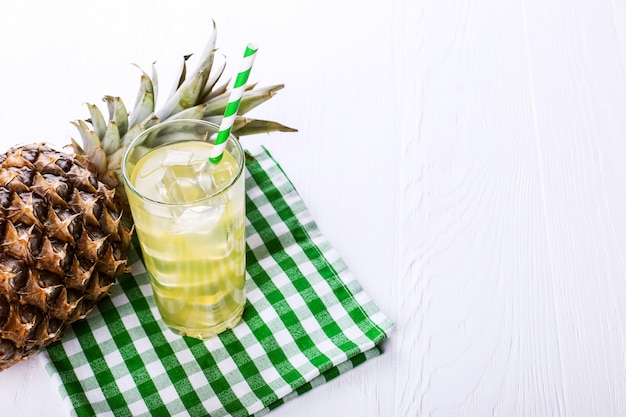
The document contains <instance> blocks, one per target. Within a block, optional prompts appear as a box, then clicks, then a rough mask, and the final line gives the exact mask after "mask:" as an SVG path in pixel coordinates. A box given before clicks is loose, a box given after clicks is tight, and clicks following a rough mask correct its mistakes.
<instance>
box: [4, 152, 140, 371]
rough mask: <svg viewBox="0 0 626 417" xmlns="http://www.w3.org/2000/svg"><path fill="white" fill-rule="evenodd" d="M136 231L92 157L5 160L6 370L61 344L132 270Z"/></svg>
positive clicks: (39, 155) (41, 155) (10, 155)
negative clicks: (132, 240) (129, 261)
mask: <svg viewBox="0 0 626 417" xmlns="http://www.w3.org/2000/svg"><path fill="white" fill-rule="evenodd" d="M131 233H132V230H131V227H129V226H128V225H126V224H125V222H124V221H123V216H122V212H121V204H120V201H119V199H118V197H117V196H116V195H115V190H113V189H110V188H109V187H108V186H106V185H105V184H104V183H102V182H100V181H99V180H98V179H97V176H96V174H95V170H94V168H93V167H92V166H91V164H90V162H89V161H88V160H86V159H85V158H83V157H81V156H77V155H70V154H67V153H64V152H60V151H57V150H54V149H52V148H51V147H49V146H47V145H45V144H43V143H42V144H32V145H26V146H21V147H15V148H11V149H10V150H8V151H7V152H6V153H4V154H2V155H0V370H3V369H6V368H8V367H10V366H12V365H14V364H15V363H17V362H20V361H22V360H24V359H26V358H28V357H29V356H31V355H32V354H34V353H36V352H37V351H39V350H40V349H41V348H42V347H45V346H47V345H49V344H50V343H52V342H54V341H56V340H58V339H60V338H61V337H62V335H63V333H64V330H65V329H66V327H67V326H68V325H69V324H71V323H73V322H74V321H76V320H78V319H81V318H84V317H85V316H86V315H87V314H88V313H89V312H90V311H91V310H93V308H94V306H95V305H96V303H97V302H98V301H99V300H100V299H102V298H103V297H104V296H106V295H108V294H109V293H110V288H111V286H112V285H113V284H114V282H115V280H116V278H117V277H118V276H120V275H121V274H122V273H123V272H124V271H125V270H126V268H127V266H126V263H127V257H128V252H129V248H130V238H131Z"/></svg>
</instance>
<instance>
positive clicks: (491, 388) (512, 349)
mask: <svg viewBox="0 0 626 417" xmlns="http://www.w3.org/2000/svg"><path fill="white" fill-rule="evenodd" d="M153 3H154V4H153ZM211 18H214V19H215V20H216V22H217V24H218V33H219V34H218V46H220V47H221V50H222V51H223V52H224V53H225V54H226V55H227V56H229V57H231V61H236V57H237V58H238V57H239V55H240V53H241V52H242V48H243V45H245V43H246V42H248V41H254V42H256V43H257V44H259V46H260V50H259V55H258V57H257V60H256V63H255V68H254V70H253V73H252V79H254V80H257V81H259V82H260V83H262V84H273V83H282V82H284V83H285V84H286V88H285V90H283V91H281V92H280V93H279V95H278V96H277V97H275V98H274V99H272V100H271V101H270V102H268V103H267V104H265V105H263V106H262V107H260V108H258V109H256V111H255V113H253V114H254V115H256V116H258V117H267V118H275V119H278V120H279V121H281V122H283V123H285V124H287V125H290V126H293V127H297V128H298V129H299V133H297V134H271V135H261V136H257V137H255V138H247V139H244V141H248V143H250V144H252V143H262V144H264V145H265V146H266V147H267V148H268V149H269V150H270V151H271V152H272V154H273V155H274V156H275V157H276V158H277V159H278V161H279V162H280V163H281V164H282V166H283V168H284V169H285V171H286V172H287V174H288V175H289V176H290V178H291V179H292V181H293V182H294V184H295V185H296V187H297V188H298V190H299V191H300V193H301V195H302V197H303V198H304V200H305V202H306V203H307V204H308V206H309V208H310V209H311V211H312V213H313V215H314V217H315V218H316V219H317V222H318V224H319V226H320V228H321V229H322V231H323V232H324V233H325V234H326V236H327V237H328V238H329V239H330V241H331V242H332V243H333V244H334V246H335V247H336V248H337V249H338V250H339V253H340V254H341V255H342V257H343V258H344V260H345V261H346V263H347V264H348V265H349V266H350V268H351V269H352V270H353V272H354V273H355V275H356V276H357V277H358V278H359V280H360V282H361V284H362V285H363V287H364V288H365V289H366V290H367V292H368V293H369V294H370V295H371V296H372V297H373V298H374V300H375V301H376V302H377V304H378V305H379V306H380V308H381V309H382V310H383V311H384V312H385V313H387V314H388V315H389V316H390V317H391V318H392V319H393V320H394V321H395V322H396V324H397V326H396V330H395V332H394V333H393V334H392V335H391V337H390V339H389V340H388V341H387V342H385V343H384V345H383V347H384V349H385V353H384V355H383V356H381V357H380V358H377V359H375V360H372V361H370V362H369V363H365V364H363V365H362V366H360V367H358V368H357V369H355V370H353V371H351V372H349V373H348V374H346V375H343V376H341V377H340V378H337V379H335V380H333V381H332V382H330V383H328V384H325V385H323V386H321V387H318V388H315V389H314V390H313V391H311V392H309V393H307V394H306V395H304V396H303V397H301V398H298V399H296V400H294V401H291V402H289V403H287V404H285V405H283V406H281V407H279V408H278V409H277V410H275V411H274V412H272V413H271V415H272V416H276V417H279V416H294V415H298V416H299V417H307V416H321V415H328V416H347V417H348V416H350V417H351V416H359V417H368V416H392V417H400V416H402V417H404V416H428V417H443V416H502V417H509V416H533V417H539V416H581V417H586V416H621V415H624V413H626V342H625V338H626V259H625V255H626V0H550V1H546V0H520V1H508V0H457V1H452V0H393V1H391V2H379V1H372V0H365V1H357V0H344V1H333V0H302V1H298V2H290V1H287V0H268V1H264V2H259V1H252V0H238V1H222V2H220V3H219V4H217V2H207V1H185V0H181V1H177V2H165V1H163V2H152V1H147V0H143V1H136V0H135V1H133V2H126V1H122V0H109V1H107V2H80V1H77V0H76V1H68V0H62V1H56V2H46V1H43V0H41V1H17V0H9V1H3V2H2V4H1V5H0V63H1V67H0V71H1V72H0V74H1V76H0V126H2V133H1V134H0V141H1V143H0V145H1V148H2V150H5V149H6V148H8V147H9V146H11V145H13V144H16V143H27V142H33V141H40V140H46V141H49V142H52V143H55V144H59V145H60V144H65V143H67V142H69V137H70V136H74V137H77V132H76V130H75V129H74V127H73V126H71V125H70V123H69V122H70V121H71V120H75V119H78V118H85V117H88V113H87V109H86V107H85V106H84V103H85V102H92V103H101V101H100V99H101V97H102V96H103V95H105V94H112V95H120V96H122V97H123V98H124V99H125V100H127V101H130V102H132V101H133V100H134V98H135V91H136V88H138V85H139V71H138V70H137V69H136V68H135V67H133V66H132V65H130V64H131V63H137V64H139V65H140V66H142V67H144V68H149V67H150V65H151V63H152V62H153V60H155V59H156V60H157V67H158V68H159V69H160V79H161V80H162V81H163V82H165V80H171V77H172V74H173V73H174V71H175V70H176V68H177V65H178V61H177V59H178V58H179V57H180V56H182V55H183V54H187V53H189V52H193V51H199V50H200V49H201V48H202V47H203V46H204V43H205V42H206V40H207V39H208V35H209V32H210V24H211V23H210V19H211ZM164 90H167V88H166V87H165V86H164ZM0 409H1V410H2V411H1V412H0V414H2V415H7V416H28V417H31V416H47V417H61V416H67V415H68V413H67V411H66V410H65V409H64V408H62V404H61V400H60V397H59V395H58V394H57V392H56V390H55V388H54V387H53V386H52V385H51V383H50V381H49V379H48V376H47V374H46V373H45V371H44V370H43V369H42V368H41V367H40V366H39V363H38V361H37V360H30V361H27V362H24V363H22V364H19V365H16V366H14V367H13V368H10V369H9V370H7V371H4V372H2V373H0Z"/></svg>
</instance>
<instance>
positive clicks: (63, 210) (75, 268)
mask: <svg viewBox="0 0 626 417" xmlns="http://www.w3.org/2000/svg"><path fill="white" fill-rule="evenodd" d="M215 42H216V29H215V24H213V32H212V34H211V36H210V38H209V42H208V44H207V46H206V48H205V50H204V52H203V54H202V56H201V58H200V60H199V62H200V64H199V65H198V67H197V69H196V70H195V71H193V72H192V74H191V76H190V77H189V78H187V68H186V67H187V60H188V59H189V57H190V56H185V57H184V58H183V61H182V66H181V74H180V77H179V81H178V83H177V86H176V88H175V89H174V92H173V93H172V94H171V96H170V97H169V98H168V99H167V100H166V101H165V104H164V105H163V106H162V107H161V108H160V109H158V110H155V103H156V98H157V89H158V83H157V76H156V70H155V68H154V66H153V68H152V76H148V74H146V73H145V72H144V71H142V75H141V83H140V90H139V93H138V95H137V100H136V103H135V105H134V107H133V110H132V111H131V112H128V111H127V109H126V106H125V105H124V103H123V102H122V100H121V99H120V98H119V97H113V96H105V98H104V101H105V102H106V103H107V107H108V115H109V117H108V121H106V120H105V118H104V116H103V114H102V112H101V111H100V110H99V109H98V107H97V106H95V105H93V104H87V107H88V110H89V114H90V118H89V119H86V120H77V121H75V122H72V123H73V124H74V125H75V126H76V127H77V129H78V131H79V133H80V136H81V139H82V144H79V143H78V142H77V141H76V140H74V139H72V140H71V144H69V148H70V149H71V151H72V152H71V153H69V152H67V153H66V152H63V151H59V150H56V149H53V148H51V147H50V146H48V145H46V144H45V143H39V144H32V145H26V146H19V147H14V148H11V149H9V150H8V151H7V152H6V153H5V154H3V155H0V371H1V370H3V369H6V368H8V367H10V366H12V365H14V364H15V363H18V362H20V361H22V360H24V359H26V358H28V357H30V356H31V355H32V354H34V353H36V352H37V351H38V350H39V349H41V348H43V347H45V346H47V345H49V344H50V343H52V342H54V341H56V340H58V339H60V338H61V337H62V336H63V332H64V329H65V328H66V327H67V326H68V325H69V324H71V323H72V322H74V321H76V320H79V319H82V318H84V317H85V316H86V315H87V314H89V312H91V311H92V310H93V308H94V307H95V305H96V303H97V302H98V301H99V300H100V299H102V298H103V297H105V296H106V295H108V294H110V290H111V287H112V286H113V285H114V283H115V280H116V278H117V277H118V276H120V275H121V274H122V273H124V271H126V270H127V265H126V262H127V258H128V252H129V250H130V240H131V235H132V230H133V228H132V218H131V216H130V210H129V209H128V205H127V204H128V203H127V201H126V196H125V192H124V188H123V182H122V179H121V174H120V166H121V160H122V156H123V154H124V151H125V149H126V147H127V146H128V144H129V143H130V142H131V141H132V140H133V139H134V138H135V137H136V136H137V135H138V134H139V133H140V132H142V131H143V130H145V129H147V128H148V127H151V126H153V125H155V124H158V123H160V122H161V121H164V120H171V119H181V118H186V119H204V120H207V121H211V122H214V123H216V124H219V123H220V121H221V118H222V114H223V113H224V110H225V107H226V104H227V103H228V98H229V94H230V92H229V91H228V87H227V84H228V82H226V83H219V80H220V79H221V76H222V73H223V71H224V67H225V64H222V65H214V57H215ZM281 88H283V85H273V86H269V87H264V88H258V89H256V85H251V86H249V87H247V89H246V92H245V93H244V95H243V98H242V102H241V105H240V109H239V116H238V117H237V119H236V121H235V124H234V126H233V128H232V132H233V134H234V135H235V136H242V135H248V134H255V133H262V132H271V131H283V132H293V131H295V129H292V128H289V127H286V126H283V125H281V124H279V123H276V122H272V121H266V120H255V119H251V118H247V117H245V116H244V115H245V114H246V113H247V112H248V111H249V110H251V109H252V108H254V107H256V106H258V105H259V104H261V103H263V102H264V101H266V100H268V99H270V98H271V97H272V96H273V95H274V94H275V93H276V92H277V91H278V90H280V89H281Z"/></svg>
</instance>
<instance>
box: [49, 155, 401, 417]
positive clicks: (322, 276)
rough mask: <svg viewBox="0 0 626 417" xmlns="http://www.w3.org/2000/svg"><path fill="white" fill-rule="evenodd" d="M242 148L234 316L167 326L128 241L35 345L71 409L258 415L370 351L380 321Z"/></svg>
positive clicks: (271, 173)
mask: <svg viewBox="0 0 626 417" xmlns="http://www.w3.org/2000/svg"><path fill="white" fill-rule="evenodd" d="M252 155H253V156H254V161H253V162H248V163H247V169H246V190H247V191H246V194H247V195H246V210H247V215H246V216H247V222H246V242H247V254H246V256H247V267H246V270H247V277H246V278H247V279H246V292H247V297H248V301H247V303H246V308H245V311H244V316H243V318H242V321H241V323H240V324H239V325H238V326H237V327H236V328H235V329H233V330H228V331H226V332H224V333H222V334H221V335H219V337H216V338H213V339H210V340H207V341H200V340H197V339H192V338H187V337H179V336H176V335H174V334H173V333H172V332H170V331H169V330H167V328H166V327H165V326H164V325H163V323H162V322H161V321H160V315H159V312H158V310H157V308H156V305H155V302H154V298H153V295H152V289H151V287H150V281H149V277H148V274H147V273H146V272H145V269H144V265H143V262H142V259H141V253H140V250H139V249H136V250H133V251H131V255H130V258H129V264H130V265H131V267H132V272H131V273H130V274H126V275H124V276H123V277H121V278H120V280H119V284H118V285H116V286H115V287H114V293H113V294H112V296H111V297H107V298H106V299H104V300H103V301H101V302H100V303H99V304H98V306H97V309H96V310H95V311H94V312H93V313H92V314H90V315H89V317H88V318H87V319H85V320H82V321H80V322H78V323H75V324H74V325H72V326H71V327H70V328H69V329H68V331H67V333H66V335H65V337H64V339H63V340H62V341H60V342H57V343H55V344H53V345H51V346H50V347H48V349H47V351H46V352H43V353H42V354H41V355H39V358H41V359H42V360H43V361H44V362H45V366H46V369H47V370H48V373H49V374H50V375H51V376H52V378H53V380H54V381H55V382H56V383H57V384H58V385H59V392H60V393H61V395H62V397H63V400H64V402H65V403H66V404H67V406H68V407H69V409H70V410H71V414H72V415H77V416H95V415H97V416H142V415H155V416H165V415H175V416H187V415H189V416H229V415H231V416H248V415H263V414H265V413H267V412H269V411H270V410H272V409H273V408H275V407H277V406H279V405H280V404H282V403H284V402H285V401H287V400H289V399H291V398H294V397H297V396H298V395H300V394H302V393H304V392H306V391H308V390H310V389H312V388H313V387H315V386H317V385H320V384H322V383H324V382H325V381H328V380H330V379H332V378H334V377H336V376H338V375H340V374H342V373H344V372H346V371H347V370H349V369H351V368H353V367H354V366H356V365H359V364H361V363H362V362H364V361H365V360H366V359H369V358H372V357H374V356H377V355H379V354H380V353H381V351H380V349H379V348H378V344H379V343H380V342H381V341H382V340H383V339H385V338H386V337H387V335H388V332H389V331H390V330H391V328H392V326H393V324H392V322H391V321H390V320H389V319H388V318H387V317H386V316H385V315H384V314H382V313H381V312H380V311H379V309H378V308H377V307H376V305H375V304H374V303H373V302H372V300H371V299H370V298H369V297H368V296H367V295H366V293H365V292H364V291H363V289H362V288H361V286H360V285H359V283H358V282H357V281H356V279H355V278H354V276H353V275H352V274H351V273H350V271H349V270H348V269H347V267H346V265H345V264H344V262H343V261H342V260H341V258H340V257H339V255H338V254H337V252H336V251H335V250H334V249H333V247H332V246H331V245H330V244H329V242H328V241H327V240H326V239H325V238H324V236H323V235H322V234H321V233H320V231H319V229H318V228H317V226H316V224H315V222H314V221H313V219H312V218H311V215H310V213H309V211H308V210H307V208H306V207H305V205H304V203H303V201H302V199H301V198H300V196H299V195H298V193H297V192H296V190H295V188H294V187H293V185H292V184H291V182H290V181H289V179H288V178H287V176H286V175H285V173H284V172H283V171H282V169H281V168H280V166H279V165H278V164H277V163H276V161H275V160H274V159H273V158H272V157H271V156H270V154H269V153H268V152H267V151H266V150H265V149H262V148H260V149H256V150H254V151H253V152H252ZM134 247H135V248H138V246H137V245H136V242H135V245H134Z"/></svg>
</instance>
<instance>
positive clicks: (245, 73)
mask: <svg viewBox="0 0 626 417" xmlns="http://www.w3.org/2000/svg"><path fill="white" fill-rule="evenodd" d="M257 50H258V47H257V46H256V45H255V44H252V43H249V44H248V45H247V46H246V51H245V53H244V54H243V61H242V62H241V67H240V69H239V73H238V74H237V78H235V80H234V82H233V87H232V91H231V92H230V97H229V99H228V105H227V106H226V111H225V112H224V118H223V119H222V124H221V125H220V130H219V132H218V133H217V139H215V146H214V147H213V151H212V152H211V156H210V157H209V162H211V163H212V164H217V163H218V162H220V161H221V159H222V154H223V153H224V149H225V148H226V140H227V139H228V135H230V130H231V128H232V127H233V123H234V122H235V117H236V116H237V111H238V110H239V104H240V103H241V97H242V96H243V92H244V89H245V87H246V82H248V77H249V76H250V70H251V69H252V64H254V57H255V56H256V51H257Z"/></svg>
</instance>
